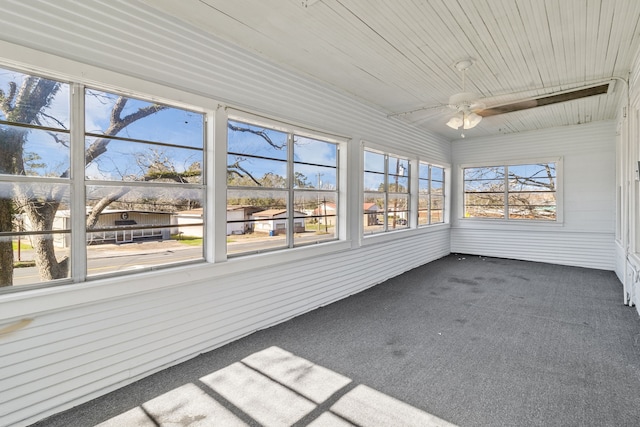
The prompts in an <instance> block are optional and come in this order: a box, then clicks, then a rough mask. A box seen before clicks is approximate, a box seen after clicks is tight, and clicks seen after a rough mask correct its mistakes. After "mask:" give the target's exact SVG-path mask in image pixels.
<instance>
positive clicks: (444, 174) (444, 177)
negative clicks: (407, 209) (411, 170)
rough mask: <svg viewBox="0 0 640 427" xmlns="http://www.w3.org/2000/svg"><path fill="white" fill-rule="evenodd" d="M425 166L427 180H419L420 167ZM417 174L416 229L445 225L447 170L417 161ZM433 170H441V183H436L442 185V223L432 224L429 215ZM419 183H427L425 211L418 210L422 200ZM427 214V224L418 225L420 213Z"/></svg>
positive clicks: (446, 216) (427, 162)
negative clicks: (426, 168)
mask: <svg viewBox="0 0 640 427" xmlns="http://www.w3.org/2000/svg"><path fill="white" fill-rule="evenodd" d="M423 165H424V166H427V167H428V178H426V179H425V178H420V167H421V166H423ZM417 167H418V173H417V174H416V175H417V180H418V184H417V189H416V192H417V199H418V208H417V215H416V217H417V218H418V221H417V226H418V228H423V227H431V226H434V225H439V224H446V223H447V218H448V216H449V210H448V209H447V199H448V191H447V187H448V185H449V179H448V175H449V172H448V168H447V167H445V166H442V165H438V164H435V163H432V162H429V161H427V160H422V159H421V160H419V161H418V166H417ZM433 168H438V169H441V170H442V181H437V182H440V183H442V195H441V197H442V221H439V222H433V221H432V215H431V209H432V206H433V203H432V201H433V196H434V194H433ZM421 181H427V186H428V193H427V195H426V200H427V209H420V200H421V199H422V198H423V197H422V195H421V193H420V182H421ZM425 211H426V212H427V219H428V221H427V223H426V224H420V219H419V218H420V212H425Z"/></svg>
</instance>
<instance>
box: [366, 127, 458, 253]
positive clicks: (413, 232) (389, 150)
mask: <svg viewBox="0 0 640 427" xmlns="http://www.w3.org/2000/svg"><path fill="white" fill-rule="evenodd" d="M358 149H359V157H358V159H359V165H360V167H359V171H358V173H359V177H360V179H359V181H360V186H359V197H358V209H357V212H358V234H359V244H360V246H368V245H375V244H379V243H385V242H391V241H394V240H398V239H400V238H408V237H414V236H417V235H421V234H429V233H434V232H439V231H441V230H443V229H449V228H451V223H450V219H451V216H450V215H451V206H452V204H451V194H452V193H451V188H452V187H451V181H452V179H451V176H452V172H451V170H452V169H451V164H449V163H445V162H440V161H434V160H429V159H428V158H427V157H426V156H420V155H416V154H410V153H408V152H406V151H403V150H396V149H395V148H393V147H386V146H384V145H381V144H376V143H372V142H369V141H367V140H360V146H359V147H358ZM365 150H368V151H373V152H375V153H378V154H391V155H395V156H397V157H401V158H404V159H406V160H408V161H409V167H410V168H411V170H412V171H415V172H411V176H410V177H409V180H410V187H411V188H410V193H409V195H410V209H411V211H410V212H411V218H410V226H409V227H407V228H403V229H400V230H391V231H386V232H380V233H375V234H364V223H363V221H364V220H363V218H364V209H363V206H364V193H365V190H364V180H363V176H364V151H365ZM419 162H423V163H428V164H430V165H432V166H437V167H440V168H443V169H444V173H445V183H444V186H445V188H444V191H445V198H444V203H445V206H444V209H445V211H444V212H445V216H444V222H443V223H437V224H429V225H424V226H418V225H417V224H418V219H417V212H418V173H417V167H418V165H419ZM447 177H448V178H449V179H447Z"/></svg>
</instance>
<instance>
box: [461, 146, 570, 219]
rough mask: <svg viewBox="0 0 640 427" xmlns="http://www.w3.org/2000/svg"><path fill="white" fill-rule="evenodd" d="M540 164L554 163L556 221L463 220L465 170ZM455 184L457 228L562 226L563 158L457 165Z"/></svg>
mask: <svg viewBox="0 0 640 427" xmlns="http://www.w3.org/2000/svg"><path fill="white" fill-rule="evenodd" d="M540 163H555V165H556V219H555V221H542V220H525V219H508V218H504V219H503V218H465V217H464V170H465V169H466V168H482V167H499V166H518V165H529V164H540ZM457 169H458V170H457V180H456V181H457V183H456V199H457V202H456V211H457V215H456V217H457V218H456V219H457V226H459V227H465V226H468V227H473V228H494V227H496V226H500V227H508V228H510V229H522V230H526V229H532V228H533V229H536V228H538V227H562V226H564V202H563V200H564V185H563V182H564V170H563V158H562V157H551V158H534V159H521V160H508V161H502V162H495V163H494V162H490V163H487V162H482V163H480V162H478V163H465V164H461V165H458V168H457Z"/></svg>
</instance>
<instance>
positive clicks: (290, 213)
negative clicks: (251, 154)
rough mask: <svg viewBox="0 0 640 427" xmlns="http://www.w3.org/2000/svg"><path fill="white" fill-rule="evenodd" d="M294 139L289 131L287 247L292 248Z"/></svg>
mask: <svg viewBox="0 0 640 427" xmlns="http://www.w3.org/2000/svg"><path fill="white" fill-rule="evenodd" d="M293 141H294V135H293V134H292V133H289V134H288V136H287V178H288V179H287V191H288V194H287V247H289V248H292V247H293V243H294V241H293V240H294V239H293V231H294V230H293V227H294V222H295V218H294V217H295V205H294V197H293V187H294V176H293V172H294V167H293Z"/></svg>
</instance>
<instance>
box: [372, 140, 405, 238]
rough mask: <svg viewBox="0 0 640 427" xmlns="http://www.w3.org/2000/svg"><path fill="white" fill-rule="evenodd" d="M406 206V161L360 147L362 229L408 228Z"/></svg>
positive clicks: (375, 230)
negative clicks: (362, 165)
mask: <svg viewBox="0 0 640 427" xmlns="http://www.w3.org/2000/svg"><path fill="white" fill-rule="evenodd" d="M409 206H410V203H409V161H408V160H407V159H403V158H400V157H396V156H393V155H390V154H384V153H379V152H376V151H372V150H368V149H366V150H364V206H363V213H364V219H363V227H364V233H365V234H374V233H382V232H385V231H391V230H398V229H403V228H408V227H409V220H410V216H409V213H410V212H409Z"/></svg>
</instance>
